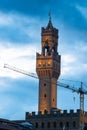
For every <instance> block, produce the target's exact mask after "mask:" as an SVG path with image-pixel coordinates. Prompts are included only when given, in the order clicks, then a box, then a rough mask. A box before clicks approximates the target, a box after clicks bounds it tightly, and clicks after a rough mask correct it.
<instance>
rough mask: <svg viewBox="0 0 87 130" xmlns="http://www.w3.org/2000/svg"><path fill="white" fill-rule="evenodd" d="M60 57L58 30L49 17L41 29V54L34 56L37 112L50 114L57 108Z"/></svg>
mask: <svg viewBox="0 0 87 130" xmlns="http://www.w3.org/2000/svg"><path fill="white" fill-rule="evenodd" d="M60 61H61V56H60V55H59V54H58V29H56V28H54V27H53V25H52V21H51V16H50V17H49V22H48V25H47V26H46V28H44V27H42V29H41V54H39V53H37V54H36V72H37V75H38V78H39V105H38V111H39V112H42V114H44V112H46V111H47V112H48V113H49V114H50V112H51V110H52V109H53V108H57V80H58V78H59V75H60V64H61V63H60Z"/></svg>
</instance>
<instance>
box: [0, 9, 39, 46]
mask: <svg viewBox="0 0 87 130" xmlns="http://www.w3.org/2000/svg"><path fill="white" fill-rule="evenodd" d="M5 19H6V20H5ZM39 22H40V21H39V19H35V18H33V17H27V16H24V15H21V14H18V13H4V12H0V34H1V35H0V40H1V41H2V40H4V41H8V42H9V41H10V42H14V43H15V44H17V43H21V44H23V43H25V44H27V43H31V44H32V43H34V42H35V41H34V39H35V40H36V41H38V37H37V36H36V34H37V33H38V34H39V35H40V29H38V28H40V25H39V24H38V23H39ZM35 26H36V27H35ZM37 30H39V31H38V32H37ZM39 35H38V36H39Z"/></svg>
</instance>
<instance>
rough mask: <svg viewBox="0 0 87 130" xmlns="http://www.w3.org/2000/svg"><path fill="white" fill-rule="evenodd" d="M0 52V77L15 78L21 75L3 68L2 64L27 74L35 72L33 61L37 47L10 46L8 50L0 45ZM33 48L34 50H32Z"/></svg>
mask: <svg viewBox="0 0 87 130" xmlns="http://www.w3.org/2000/svg"><path fill="white" fill-rule="evenodd" d="M0 48H1V52H0V71H1V73H0V76H1V77H2V76H4V77H8V76H10V77H13V78H17V77H20V76H22V75H20V74H18V73H17V72H13V71H11V70H7V69H5V68H3V66H4V64H9V65H12V66H14V67H18V68H19V69H20V68H21V69H23V70H26V71H28V72H35V65H36V64H35V59H36V51H37V46H34V45H33V46H32V45H21V46H16V45H12V44H11V45H10V46H9V47H8V48H7V47H5V46H3V45H1V44H0ZM33 48H34V50H33ZM32 52H33V53H32Z"/></svg>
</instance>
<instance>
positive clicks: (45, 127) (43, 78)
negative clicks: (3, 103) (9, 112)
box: [26, 17, 87, 130]
mask: <svg viewBox="0 0 87 130" xmlns="http://www.w3.org/2000/svg"><path fill="white" fill-rule="evenodd" d="M60 68H61V56H60V55H59V54H58V29H56V28H55V27H53V25H52V21H51V17H50V18H49V22H48V25H47V27H46V28H44V27H42V30H41V54H39V53H37V55H36V72H37V75H38V78H39V103H38V114H35V112H32V113H29V112H26V120H27V121H29V122H30V123H32V124H33V125H34V127H35V128H36V130H55V129H56V130H83V128H84V117H85V120H86V121H87V116H83V114H82V111H81V110H77V112H74V111H73V110H70V112H69V113H68V112H67V110H64V111H63V112H62V111H60V110H59V109H57V80H58V78H59V76H60V70H61V69H60ZM86 121H85V123H86Z"/></svg>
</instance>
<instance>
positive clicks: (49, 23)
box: [47, 12, 53, 29]
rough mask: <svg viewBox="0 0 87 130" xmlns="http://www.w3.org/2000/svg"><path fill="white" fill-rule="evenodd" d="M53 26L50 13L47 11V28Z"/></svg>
mask: <svg viewBox="0 0 87 130" xmlns="http://www.w3.org/2000/svg"><path fill="white" fill-rule="evenodd" d="M52 28H53V25H52V20H51V14H50V12H49V22H48V25H47V29H52Z"/></svg>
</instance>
